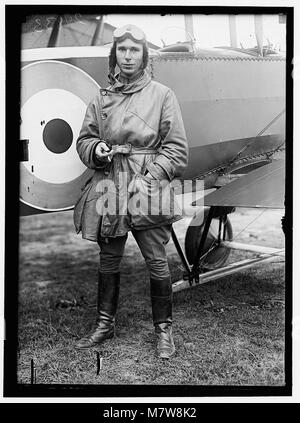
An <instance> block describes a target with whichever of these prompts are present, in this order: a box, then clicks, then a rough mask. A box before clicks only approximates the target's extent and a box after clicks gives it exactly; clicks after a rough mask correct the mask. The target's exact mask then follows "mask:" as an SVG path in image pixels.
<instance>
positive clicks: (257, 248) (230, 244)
mask: <svg viewBox="0 0 300 423" xmlns="http://www.w3.org/2000/svg"><path fill="white" fill-rule="evenodd" d="M221 247H227V248H231V249H233V250H244V251H252V252H253V253H260V254H272V255H275V254H276V255H280V256H283V255H284V248H283V249H280V248H270V247H264V246H262V245H252V244H243V243H241V242H234V241H223V242H221Z"/></svg>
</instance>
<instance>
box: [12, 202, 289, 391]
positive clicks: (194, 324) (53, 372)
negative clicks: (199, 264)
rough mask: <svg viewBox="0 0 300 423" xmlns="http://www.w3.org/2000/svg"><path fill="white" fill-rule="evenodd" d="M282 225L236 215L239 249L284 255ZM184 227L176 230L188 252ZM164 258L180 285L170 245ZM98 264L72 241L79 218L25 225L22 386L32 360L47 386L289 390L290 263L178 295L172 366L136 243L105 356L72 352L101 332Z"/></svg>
mask: <svg viewBox="0 0 300 423" xmlns="http://www.w3.org/2000/svg"><path fill="white" fill-rule="evenodd" d="M281 217H282V211H280V210H271V211H262V210H261V209H238V210H237V211H236V212H235V213H234V214H232V216H231V222H232V225H233V230H234V237H235V240H236V241H238V242H247V243H255V244H260V245H267V246H271V247H279V248H281V247H284V236H283V233H282V230H281ZM251 222H252V223H251ZM250 223H251V224H250ZM187 224H188V219H183V220H181V221H179V222H177V223H176V224H175V225H174V228H175V230H176V233H177V235H178V237H179V239H180V241H181V243H183V242H184V235H185V230H186V227H187ZM247 225H249V226H247ZM245 227H246V229H245V230H243V228H245ZM167 249H168V257H169V265H170V269H171V273H172V278H173V279H174V280H176V279H179V278H181V276H182V268H181V263H180V260H179V258H178V255H177V254H176V250H175V247H174V244H173V242H172V241H170V242H169V244H168V246H167ZM241 258H245V253H241V252H232V253H231V256H230V261H234V260H237V259H241ZM98 259H99V256H98V246H97V244H95V243H92V242H89V241H85V240H82V239H81V236H80V235H76V234H75V232H74V228H73V222H72V212H70V211H69V212H62V213H51V214H45V215H36V216H29V217H22V218H21V226H20V261H19V263H20V264H19V271H20V278H19V317H18V321H19V334H18V335H19V351H18V382H19V383H20V384H27V383H30V377H31V373H30V365H31V360H32V359H33V360H34V365H35V368H36V382H37V383H41V384H92V385H94V384H100V385H101V384H150V385H167V384H170V385H217V386H227V385H235V386H249V385H250V386H283V385H284V384H285V372H284V352H285V345H284V333H285V328H284V309H285V307H284V306H285V302H284V299H285V269H284V263H283V260H281V261H279V262H278V263H270V264H266V265H262V266H260V267H257V268H253V269H251V270H247V271H241V272H239V273H237V274H234V275H232V276H230V277H227V278H222V279H219V280H217V281H214V282H210V283H208V284H205V285H201V286H197V287H194V288H192V289H189V290H184V291H181V292H178V293H176V294H174V325H173V326H174V329H173V331H174V340H175V344H176V347H177V351H176V355H175V357H173V358H172V359H170V360H169V361H167V362H166V361H163V360H159V359H157V358H156V357H155V354H154V334H153V328H152V322H151V306H150V297H149V283H148V274H147V271H146V267H145V264H144V261H143V259H142V256H141V253H140V251H139V249H138V247H137V245H136V244H135V241H134V240H133V238H132V237H131V236H130V237H129V239H128V242H127V245H126V251H125V256H124V259H123V261H122V268H121V274H122V279H121V291H120V304H119V309H118V315H117V319H116V337H115V338H114V339H113V340H110V341H106V342H105V343H103V344H102V345H101V346H100V347H99V348H95V349H92V350H88V351H77V350H75V349H74V343H75V342H76V341H77V340H78V339H79V338H80V337H82V336H83V335H84V334H85V333H86V332H87V331H88V330H89V329H91V328H92V327H93V324H94V319H95V305H96V290H97V276H96V275H97V264H98ZM97 353H99V354H98V355H97ZM97 358H98V359H99V358H101V361H100V365H101V369H100V371H97V370H98V367H97V366H98V364H99V361H98V364H97Z"/></svg>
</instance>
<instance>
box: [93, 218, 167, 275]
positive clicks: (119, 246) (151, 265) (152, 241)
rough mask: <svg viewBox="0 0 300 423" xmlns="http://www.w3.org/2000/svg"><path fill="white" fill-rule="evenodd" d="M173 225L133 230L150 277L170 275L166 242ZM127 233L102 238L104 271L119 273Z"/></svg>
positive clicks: (101, 266)
mask: <svg viewBox="0 0 300 423" xmlns="http://www.w3.org/2000/svg"><path fill="white" fill-rule="evenodd" d="M171 229H172V225H171V224H170V225H165V226H161V227H159V228H151V229H146V230H142V231H136V230H133V231H132V235H133V236H134V238H135V240H136V242H137V244H138V246H139V248H140V250H141V253H142V255H143V257H144V259H145V262H146V265H147V268H148V270H149V273H150V277H151V278H153V279H165V278H168V277H169V276H170V272H169V266H168V260H167V254H166V248H165V246H166V244H167V243H168V241H169V239H170V236H171ZM127 236H128V235H127V234H126V235H124V236H122V237H116V238H100V239H99V241H98V244H99V247H100V266H99V271H100V272H102V273H117V272H119V271H120V263H121V260H122V257H123V254H124V249H125V244H126V240H127Z"/></svg>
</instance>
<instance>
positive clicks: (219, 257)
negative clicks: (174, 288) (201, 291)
mask: <svg viewBox="0 0 300 423" xmlns="http://www.w3.org/2000/svg"><path fill="white" fill-rule="evenodd" d="M234 210H235V209H234V207H210V208H207V209H205V210H204V213H203V214H202V215H201V214H197V215H196V216H195V217H194V218H193V219H192V221H191V222H190V225H189V227H188V229H187V232H186V236H185V253H184V252H183V250H182V248H181V246H180V244H179V242H178V239H177V237H176V234H175V232H174V231H172V238H173V241H174V244H175V246H176V249H177V251H178V253H179V256H180V258H181V261H182V263H183V265H184V267H185V269H186V273H185V274H184V279H188V281H189V284H190V285H192V284H193V283H194V282H195V283H199V275H200V273H204V272H207V271H209V270H215V269H218V268H220V267H221V266H222V265H223V264H224V263H225V262H226V260H227V259H228V256H229V254H230V249H229V248H226V247H224V246H222V245H221V243H222V242H224V241H231V240H232V236H233V232H232V226H231V223H230V220H229V218H228V216H227V215H228V214H229V213H231V212H232V211H234Z"/></svg>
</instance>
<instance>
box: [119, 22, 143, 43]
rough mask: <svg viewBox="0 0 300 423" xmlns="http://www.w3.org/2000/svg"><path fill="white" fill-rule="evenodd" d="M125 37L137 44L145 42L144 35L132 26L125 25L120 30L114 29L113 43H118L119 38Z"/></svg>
mask: <svg viewBox="0 0 300 423" xmlns="http://www.w3.org/2000/svg"><path fill="white" fill-rule="evenodd" d="M126 35H128V36H129V37H131V38H133V39H134V40H135V41H137V42H145V41H146V36H145V33H144V32H143V31H142V30H141V29H139V28H138V27H137V26H134V25H125V26H122V27H121V28H117V29H115V30H114V33H113V37H114V41H118V40H119V39H120V38H124V37H125V36H126Z"/></svg>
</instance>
